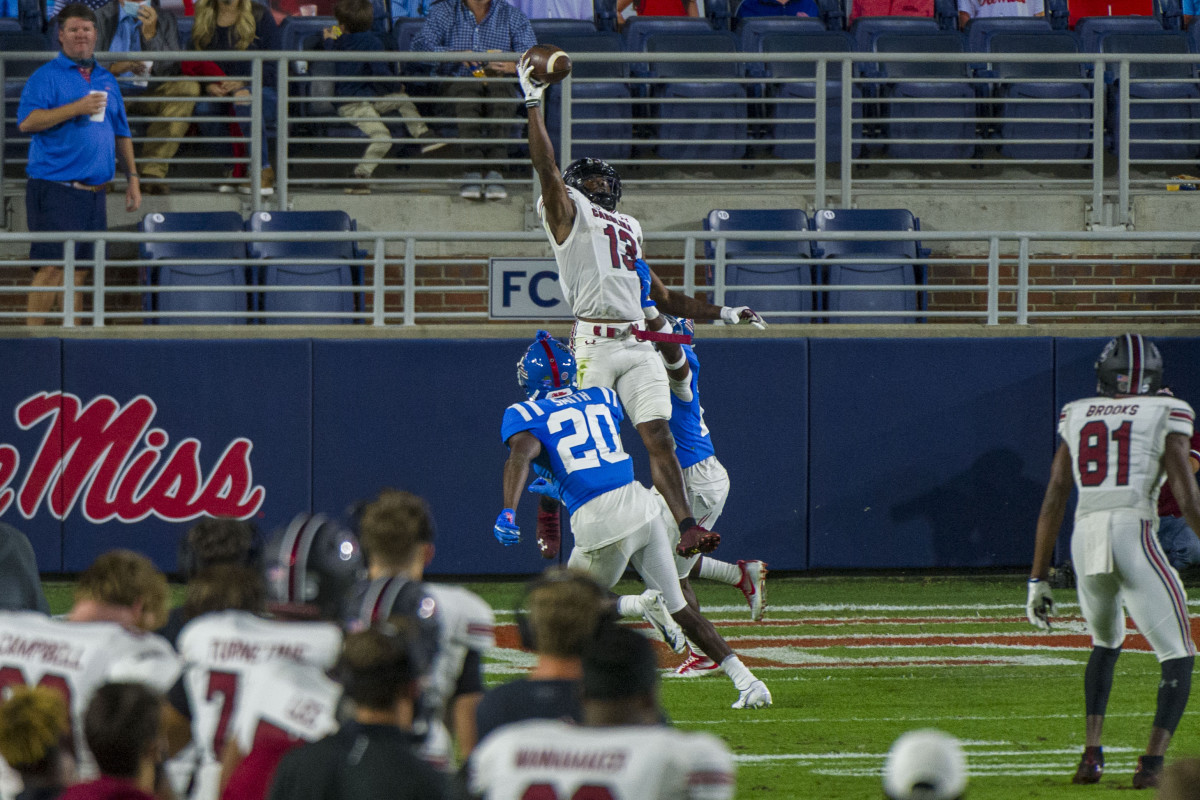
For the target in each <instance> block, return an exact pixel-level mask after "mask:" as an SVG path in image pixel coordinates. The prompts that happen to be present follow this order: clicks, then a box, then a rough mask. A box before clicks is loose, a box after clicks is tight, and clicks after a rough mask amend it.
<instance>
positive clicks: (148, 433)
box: [0, 392, 267, 522]
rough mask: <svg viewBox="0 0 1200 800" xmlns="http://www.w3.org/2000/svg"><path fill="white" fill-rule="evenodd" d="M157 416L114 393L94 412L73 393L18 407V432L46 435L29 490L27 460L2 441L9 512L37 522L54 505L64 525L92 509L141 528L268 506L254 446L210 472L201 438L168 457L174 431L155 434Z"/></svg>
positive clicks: (98, 517) (142, 403)
mask: <svg viewBox="0 0 1200 800" xmlns="http://www.w3.org/2000/svg"><path fill="white" fill-rule="evenodd" d="M157 412H158V409H157V407H156V406H155V405H154V401H153V400H151V399H150V398H149V397H146V396H145V395H138V396H137V397H135V398H133V399H132V400H130V401H129V402H128V403H126V404H125V405H124V406H122V405H120V404H119V403H118V402H117V401H116V400H114V399H113V398H111V397H108V396H106V395H101V396H99V397H96V398H95V399H93V400H91V401H90V402H88V404H87V405H83V404H82V403H81V402H80V400H79V398H78V397H76V396H75V395H73V394H69V393H66V392H42V393H40V394H35V395H33V396H31V397H29V398H26V399H25V400H23V401H22V402H21V403H20V404H19V405H18V406H17V408H16V420H17V425H18V427H20V428H21V430H30V429H32V428H35V427H37V426H38V425H44V426H45V428H46V430H45V434H44V435H43V436H42V443H41V445H40V446H39V447H38V449H37V452H35V453H34V454H33V456H32V457H31V458H30V459H29V465H28V468H27V469H26V470H25V473H24V477H23V478H22V479H21V481H20V483H19V484H18V483H17V475H18V473H19V472H20V470H21V456H20V454H19V453H18V452H17V450H16V448H15V447H13V446H12V445H8V444H0V514H3V513H5V512H6V511H8V509H9V506H11V505H13V503H14V501H15V502H16V507H17V510H18V511H20V513H21V515H22V516H24V517H25V518H26V519H32V518H33V516H34V514H36V513H37V511H38V507H39V506H40V505H41V504H42V503H43V501H44V502H45V504H46V510H47V511H49V512H50V513H51V514H52V515H53V516H54V517H55V518H56V519H64V518H65V517H66V516H67V515H68V514H70V513H71V509H73V508H74V507H75V504H76V502H82V510H83V515H84V516H85V517H86V518H87V519H88V520H89V521H91V522H108V521H109V520H113V519H117V520H120V521H121V522H138V521H140V520H143V519H145V518H146V517H148V516H150V515H151V514H153V515H154V516H156V517H158V518H160V519H164V520H167V521H170V522H182V521H185V520H189V519H194V518H196V517H199V516H202V515H209V516H214V517H235V518H238V519H246V518H247V517H250V516H252V515H253V514H255V513H256V512H257V511H258V510H259V509H260V508H261V507H262V504H263V500H264V499H265V498H266V494H267V493H266V490H265V489H263V487H261V486H255V485H254V476H253V472H252V471H251V468H250V451H251V450H252V449H253V447H254V445H253V443H252V442H251V441H250V440H249V439H243V438H237V439H234V440H233V441H232V442H230V443H229V444H228V445H227V446H226V447H225V451H224V452H223V453H221V456H220V458H218V459H217V460H216V463H215V464H213V465H211V466H209V467H206V465H205V463H204V459H203V457H202V454H201V452H200V442H199V441H198V440H196V439H193V438H187V439H184V440H183V441H181V442H179V443H178V444H176V445H175V446H174V448H173V449H171V450H170V453H169V454H168V451H167V446H168V444H169V443H170V438H169V437H168V436H167V432H166V431H164V430H163V429H162V428H155V427H151V423H152V422H153V421H154V416H155V414H156V413H157Z"/></svg>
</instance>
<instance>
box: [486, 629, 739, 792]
mask: <svg viewBox="0 0 1200 800" xmlns="http://www.w3.org/2000/svg"><path fill="white" fill-rule="evenodd" d="M658 683H659V676H658V658H657V656H656V655H655V653H654V647H653V645H651V644H650V641H649V640H648V639H647V638H646V637H645V636H642V635H641V634H640V633H637V632H636V631H633V630H630V629H629V628H625V627H623V626H621V625H616V624H612V623H606V624H602V625H601V626H600V628H599V629H598V631H597V633H596V638H595V639H594V640H593V641H592V642H591V643H590V645H589V647H588V648H587V651H586V652H585V654H584V656H583V680H582V697H583V724H582V725H577V724H575V723H573V722H569V721H563V720H527V721H525V722H518V723H515V724H512V725H508V726H506V727H504V728H501V729H500V730H498V731H496V732H495V733H493V734H492V735H491V736H489V737H488V738H487V739H485V740H484V741H482V742H481V743H480V745H479V748H478V749H477V750H476V751H475V753H474V754H472V756H471V762H470V764H468V778H467V780H468V786H469V789H470V791H471V793H472V795H473V796H476V797H481V798H489V799H490V798H505V797H521V796H534V794H533V793H531V792H530V787H534V786H538V787H541V788H540V791H541V794H540V795H538V796H544V797H569V796H571V792H572V791H573V790H574V789H575V788H576V787H578V786H579V785H580V784H581V783H585V782H586V781H587V776H589V775H595V774H596V772H597V771H598V769H597V767H596V766H595V765H596V764H606V765H611V767H609V768H607V769H604V779H605V781H606V782H611V784H612V788H613V796H616V797H637V798H641V800H668V798H676V797H704V798H708V800H723V799H724V798H731V797H733V795H734V789H735V787H734V766H733V755H732V753H730V752H729V748H728V747H727V746H726V745H725V743H724V742H722V741H721V740H720V739H718V738H717V737H716V736H713V735H712V734H709V733H692V732H684V731H681V730H677V729H675V728H671V727H669V726H667V725H664V724H663V722H662V710H661V708H660V707H659V705H658ZM518 752H522V753H536V754H538V755H539V756H540V755H542V754H545V755H546V756H548V757H547V758H539V757H533V758H518V757H517V753H518ZM581 764H582V765H591V766H590V769H589V767H588V766H579V765H581ZM523 792H524V793H525V794H522V793H523Z"/></svg>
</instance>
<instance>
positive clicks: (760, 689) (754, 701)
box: [730, 681, 771, 708]
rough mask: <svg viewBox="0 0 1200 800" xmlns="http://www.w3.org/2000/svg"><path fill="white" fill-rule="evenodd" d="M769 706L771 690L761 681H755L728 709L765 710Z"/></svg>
mask: <svg viewBox="0 0 1200 800" xmlns="http://www.w3.org/2000/svg"><path fill="white" fill-rule="evenodd" d="M770 705H771V690H770V689H768V688H767V685H766V684H765V683H763V682H762V681H755V682H754V683H752V684H750V686H749V687H747V688H746V690H745V691H744V692H742V693H741V694H740V695H738V699H737V702H736V703H734V704H733V705H732V706H730V708H767V707H768V706H770Z"/></svg>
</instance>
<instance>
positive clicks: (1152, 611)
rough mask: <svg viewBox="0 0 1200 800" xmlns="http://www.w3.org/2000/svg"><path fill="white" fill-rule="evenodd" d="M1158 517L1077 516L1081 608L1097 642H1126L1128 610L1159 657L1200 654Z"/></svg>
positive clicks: (1074, 548) (1074, 549) (1074, 553)
mask: <svg viewBox="0 0 1200 800" xmlns="http://www.w3.org/2000/svg"><path fill="white" fill-rule="evenodd" d="M1157 526H1158V520H1157V519H1142V518H1140V517H1139V516H1138V515H1137V514H1135V513H1130V512H1100V513H1096V514H1088V515H1087V516H1084V517H1081V518H1079V519H1077V520H1076V521H1075V531H1074V533H1073V535H1072V537H1071V559H1072V564H1073V565H1074V566H1075V572H1076V578H1077V583H1078V588H1079V607H1080V609H1081V610H1082V611H1083V617H1084V619H1086V620H1087V623H1088V629H1089V630H1090V631H1091V634H1092V643H1093V644H1094V645H1095V646H1097V647H1107V648H1110V649H1115V648H1118V647H1120V646H1121V643H1122V642H1124V641H1125V612H1124V610H1123V609H1122V607H1121V603H1122V601H1124V604H1125V606H1126V607H1128V609H1129V615H1130V616H1132V617H1133V621H1134V622H1135V623H1137V627H1138V631H1139V632H1140V633H1141V634H1142V635H1143V636H1145V637H1146V641H1148V642H1149V643H1150V646H1151V647H1152V648H1153V649H1154V654H1155V655H1156V656H1157V657H1158V660H1159V661H1160V662H1162V661H1167V660H1170V659H1173V658H1184V657H1186V656H1194V655H1195V654H1196V646H1195V644H1194V643H1193V642H1192V635H1191V624H1190V622H1189V621H1188V612H1187V595H1186V594H1185V593H1184V591H1183V584H1181V583H1180V582H1179V575H1178V573H1176V572H1175V570H1174V568H1172V567H1171V565H1170V564H1169V563H1167V557H1166V556H1165V555H1164V554H1163V551H1162V546H1161V545H1160V544H1159V543H1158V536H1156V535H1155V529H1156V528H1157Z"/></svg>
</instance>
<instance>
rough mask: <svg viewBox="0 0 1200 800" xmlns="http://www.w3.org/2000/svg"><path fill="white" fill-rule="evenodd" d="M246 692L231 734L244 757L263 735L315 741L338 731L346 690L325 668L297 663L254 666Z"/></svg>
mask: <svg viewBox="0 0 1200 800" xmlns="http://www.w3.org/2000/svg"><path fill="white" fill-rule="evenodd" d="M242 689H243V691H242V698H241V702H239V703H238V705H237V710H236V711H235V712H234V714H235V716H234V718H233V723H232V731H233V736H234V738H235V739H236V740H237V743H238V748H239V749H240V750H241V751H242V752H243V753H249V752H250V751H251V750H252V749H253V747H254V743H255V741H257V740H258V739H260V738H263V737H272V736H286V737H287V738H289V739H303V740H304V741H306V742H315V741H316V740H318V739H320V738H322V737H323V736H325V735H327V734H329V733H332V732H333V731H335V730H337V727H338V724H337V707H338V701H339V700H341V697H342V686H341V684H339V683H338V682H337V681H334V680H331V679H330V678H329V677H328V676H327V675H326V674H325V670H324V669H322V668H321V667H316V666H313V665H312V664H303V663H300V662H294V661H281V662H277V663H273V664H265V665H263V666H259V667H252V668H250V669H249V670H248V671H247V672H246V674H245V676H244V678H243V681H242Z"/></svg>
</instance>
